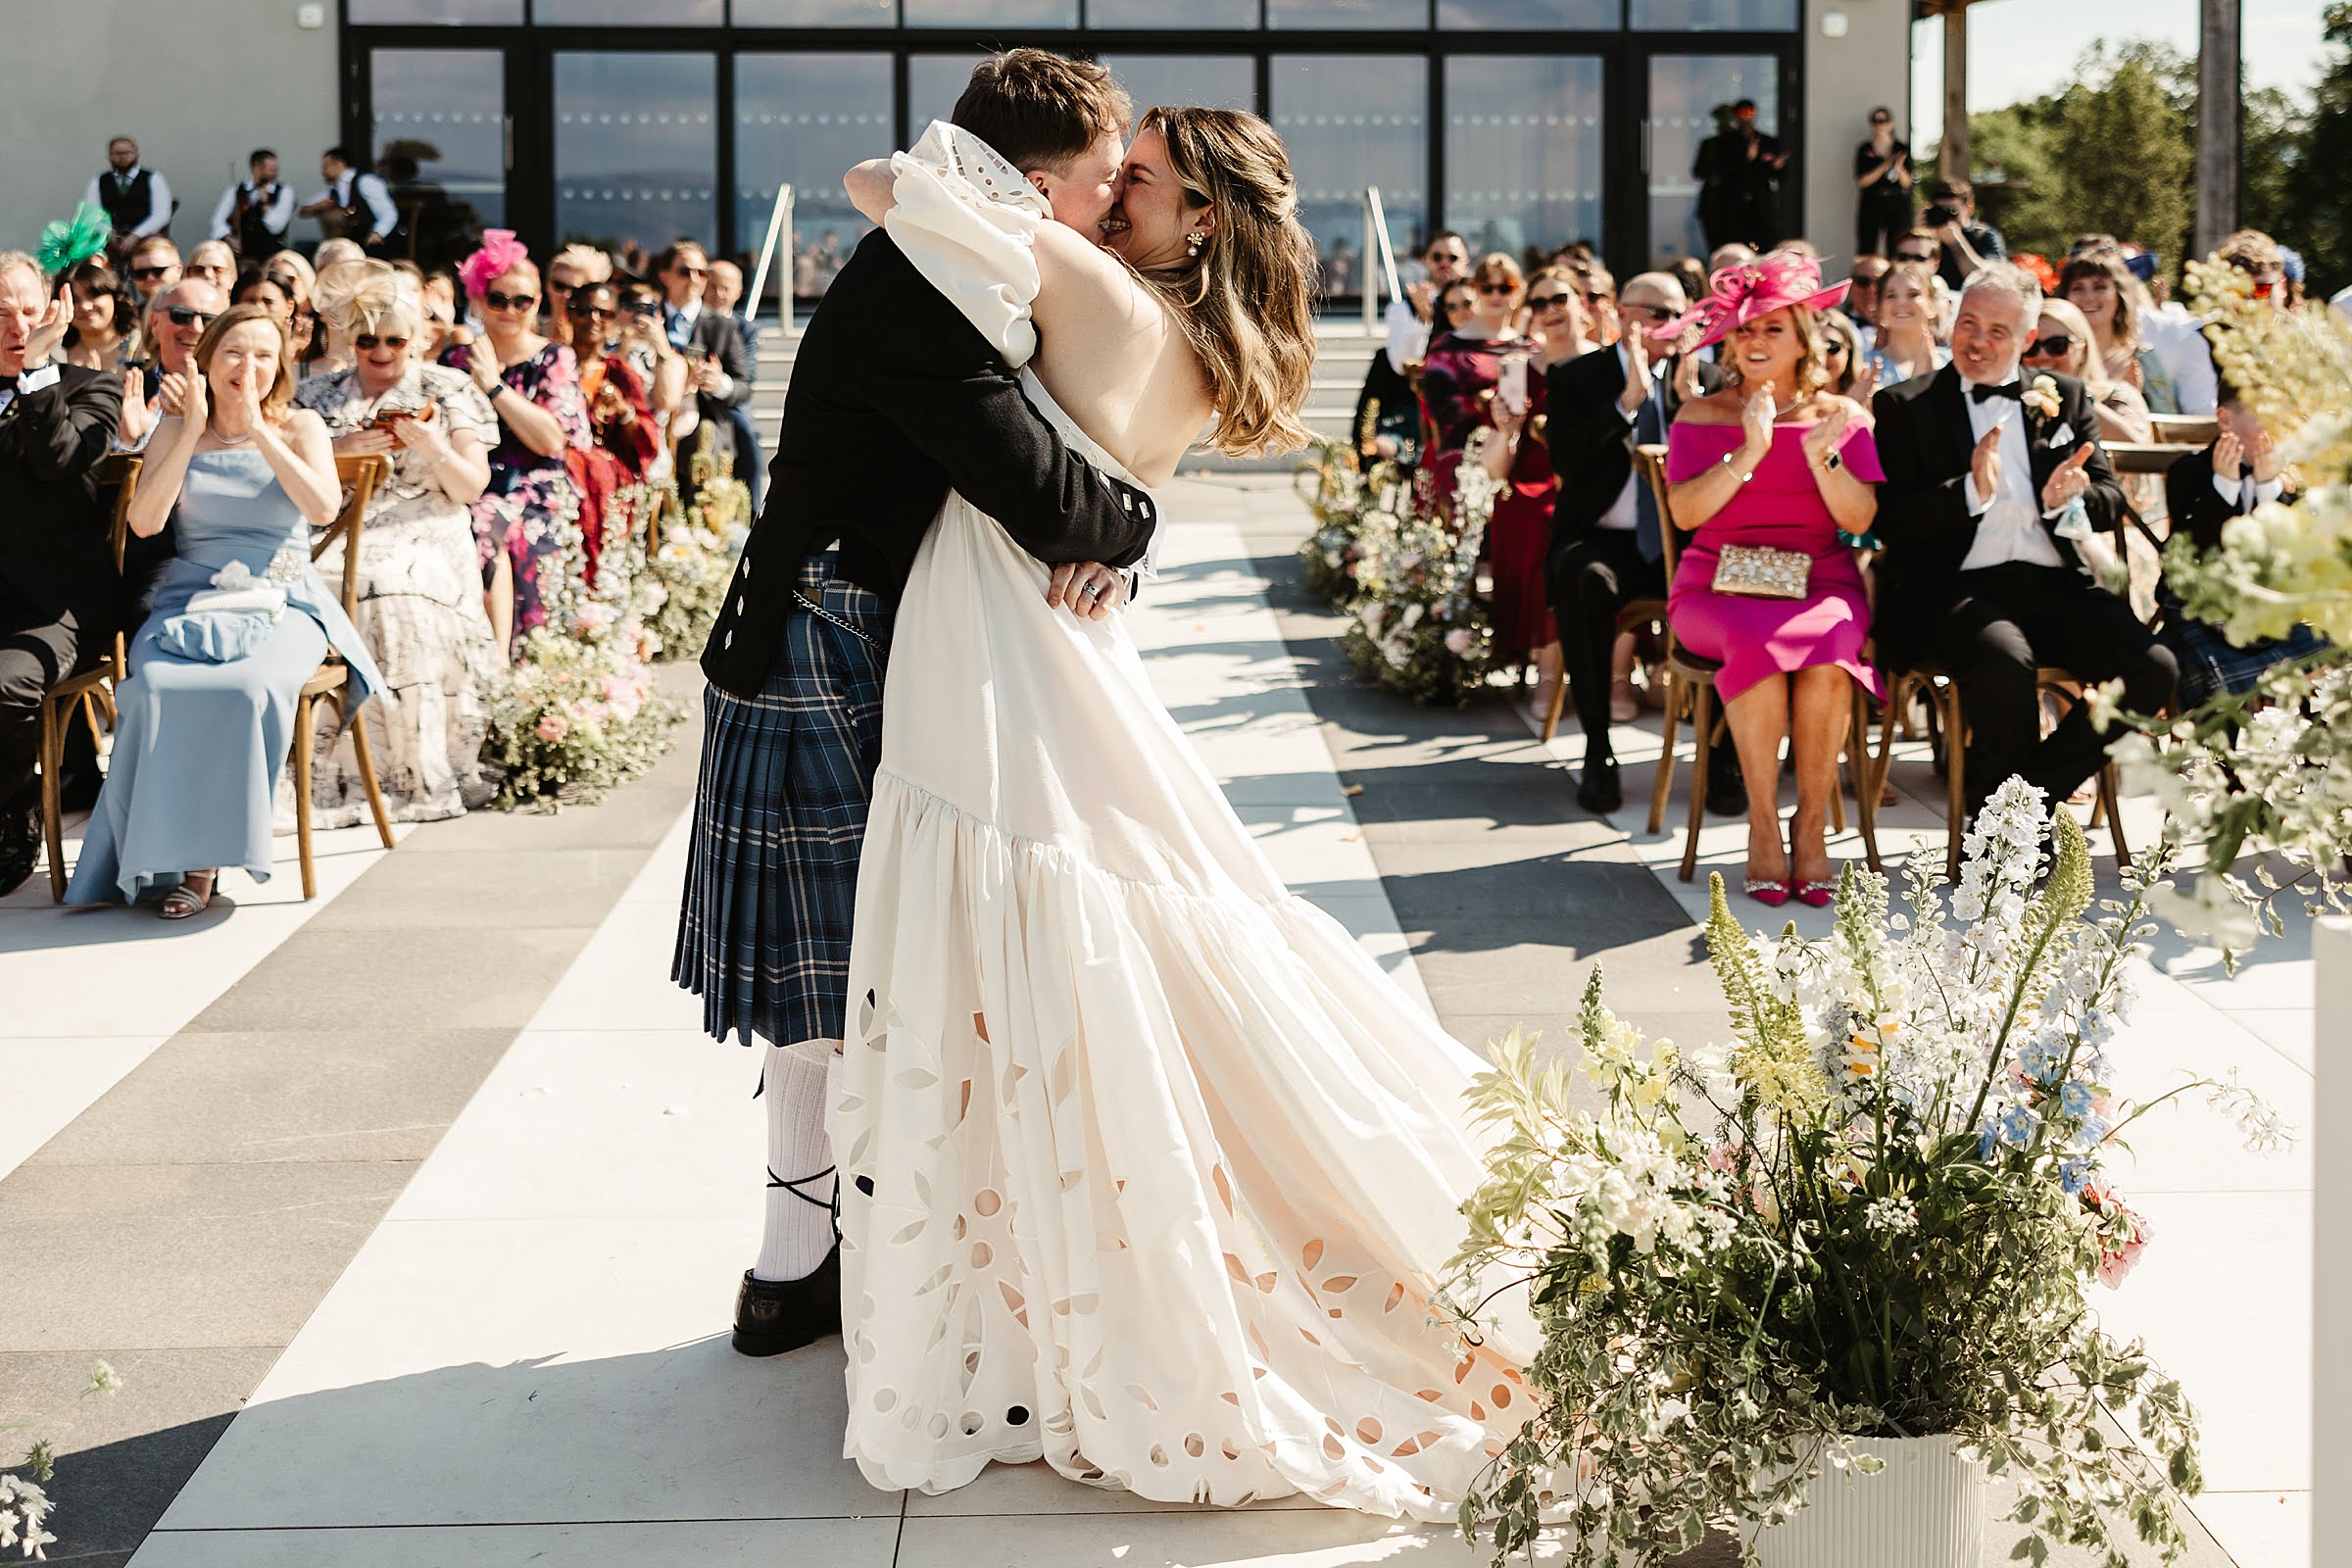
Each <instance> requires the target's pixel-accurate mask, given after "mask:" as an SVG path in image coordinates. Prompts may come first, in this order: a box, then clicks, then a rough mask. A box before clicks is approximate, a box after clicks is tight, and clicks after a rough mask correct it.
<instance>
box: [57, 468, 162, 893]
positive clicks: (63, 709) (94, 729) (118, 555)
mask: <svg viewBox="0 0 2352 1568" xmlns="http://www.w3.org/2000/svg"><path fill="white" fill-rule="evenodd" d="M98 483H99V485H100V487H101V488H103V487H105V486H108V485H112V486H113V487H114V489H115V514H114V520H113V522H112V523H111V524H110V525H109V533H108V544H109V548H111V549H112V550H113V551H114V556H115V577H116V581H117V584H118V586H120V583H121V579H122V576H123V550H124V548H125V547H126V546H127V545H128V543H129V540H130V496H131V492H132V491H134V490H136V489H137V488H138V484H139V455H138V454H137V453H135V452H117V453H115V454H113V455H112V456H110V457H108V458H106V459H105V460H104V461H102V462H101V463H100V464H99V465H98ZM127 644H128V639H127V638H126V637H125V636H124V635H123V632H121V631H117V632H116V633H115V642H114V647H113V648H112V649H111V650H110V651H109V653H108V655H107V657H106V658H104V659H102V660H100V661H99V662H97V663H95V664H93V665H91V666H90V667H89V668H88V669H85V670H82V671H81V672H80V673H78V674H71V675H68V676H66V677H65V679H63V680H61V681H59V682H58V683H57V684H56V685H54V686H52V687H50V688H49V689H48V690H47V691H45V692H43V693H41V713H40V724H41V730H40V739H39V741H38V742H37V745H38V747H39V751H38V753H37V756H38V758H39V761H40V768H41V834H42V837H43V838H44V839H45V840H46V843H47V848H48V851H49V902H50V903H52V904H62V903H64V902H65V897H66V824H65V821H64V817H65V801H64V781H63V780H62V779H61V778H60V777H59V773H60V771H61V770H62V769H63V768H64V767H65V763H66V735H67V733H68V732H69V731H70V730H71V729H72V727H73V712H74V710H76V709H79V710H80V711H81V715H82V718H83V719H84V720H85V721H86V722H87V723H88V724H89V726H90V739H91V740H92V741H95V740H97V739H98V738H99V737H98V723H99V714H100V713H101V712H103V713H104V714H105V715H106V725H107V727H108V728H110V729H111V728H113V727H114V722H115V687H116V686H118V685H120V684H121V683H122V682H123V680H125V679H127V678H128V652H129V650H128V646H127Z"/></svg>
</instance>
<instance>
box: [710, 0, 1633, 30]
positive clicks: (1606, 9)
mask: <svg viewBox="0 0 2352 1568" xmlns="http://www.w3.org/2000/svg"><path fill="white" fill-rule="evenodd" d="M737 3H738V4H741V3H742V0H737ZM1623 14H1624V7H1623V4H1622V0H1438V25H1439V26H1441V27H1459V28H1464V29H1470V28H1478V27H1518V28H1523V29H1526V30H1530V31H1532V30H1535V29H1537V28H1542V27H1582V28H1608V29H1611V30H1614V29H1615V28H1616V27H1617V26H1618V25H1619V21H1620V18H1621V17H1622V16H1623Z"/></svg>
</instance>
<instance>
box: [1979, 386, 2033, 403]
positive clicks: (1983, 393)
mask: <svg viewBox="0 0 2352 1568" xmlns="http://www.w3.org/2000/svg"><path fill="white" fill-rule="evenodd" d="M1968 395H1969V396H1970V397H1972V398H1974V399H1976V400H1977V401H1978V402H1979V403H1982V402H1984V401H1985V399H1986V398H2007V399H2009V401H2011V402H2012V403H2023V402H2024V401H2025V400H2026V389H2025V387H2024V385H2023V384H2022V383H2020V382H2016V381H2003V382H2002V383H2001V384H2000V385H1999V386H1985V385H1984V384H1982V383H1979V384H1978V385H1975V386H1972V387H1970V388H1969V389H1968Z"/></svg>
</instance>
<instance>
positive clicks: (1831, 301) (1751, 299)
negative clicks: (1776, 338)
mask: <svg viewBox="0 0 2352 1568" xmlns="http://www.w3.org/2000/svg"><path fill="white" fill-rule="evenodd" d="M1707 282H1708V289H1707V297H1706V298H1705V299H1703V300H1700V301H1699V302H1698V303H1697V304H1696V305H1693V306H1692V307H1691V309H1690V310H1688V311H1685V312H1684V313H1683V314H1682V315H1680V316H1678V317H1676V318H1675V319H1673V320H1671V321H1668V322H1667V323H1666V324H1665V325H1663V326H1655V327H1651V328H1650V331H1649V335H1650V336H1651V337H1652V338H1654V339H1656V340H1657V341H1659V342H1661V343H1670V342H1672V341H1674V340H1675V339H1676V338H1679V337H1681V336H1682V335H1683V333H1684V332H1686V331H1687V330H1689V329H1690V327H1691V325H1692V324H1693V323H1701V324H1703V325H1704V326H1705V327H1706V330H1705V331H1704V332H1702V333H1700V334H1699V338H1698V341H1697V342H1696V343H1695V344H1693V345H1692V347H1694V348H1705V347H1706V346H1707V345H1708V344H1710V343H1720V342H1722V341H1723V340H1724V339H1725V338H1726V337H1729V336H1730V335H1731V333H1732V329H1733V328H1734V327H1738V326H1744V325H1745V324H1746V323H1748V322H1749V321H1753V320H1755V319H1758V318H1759V317H1765V316H1770V315H1771V314H1772V313H1773V312H1775V311H1777V310H1781V309H1783V308H1784V307H1787V306H1790V305H1808V306H1812V307H1813V308H1815V309H1817V310H1818V309H1821V308H1823V307H1827V306H1836V305H1840V304H1843V303H1844V301H1845V296H1846V291H1847V290H1848V289H1850V288H1852V287H1853V284H1852V283H1851V282H1845V283H1838V284H1834V285H1832V286H1831V287H1829V288H1823V287H1822V286H1821V264H1820V263H1819V262H1816V261H1814V260H1813V259H1812V258H1810V257H1807V256H1799V255H1797V254H1796V253H1795V252H1794V251H1774V252H1772V253H1771V254H1770V255H1768V256H1759V257H1757V258H1756V259H1755V260H1754V261H1752V262H1743V263H1741V264H1740V266H1738V267H1727V268H1725V269H1724V270H1722V271H1720V272H1717V273H1716V274H1715V275H1714V276H1713V277H1711V278H1709V279H1708V280H1707Z"/></svg>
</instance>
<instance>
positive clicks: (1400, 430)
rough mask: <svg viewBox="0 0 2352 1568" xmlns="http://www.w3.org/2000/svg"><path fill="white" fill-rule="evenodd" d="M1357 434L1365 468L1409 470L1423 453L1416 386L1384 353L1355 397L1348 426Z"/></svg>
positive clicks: (1367, 369)
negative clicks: (1394, 466) (1398, 466)
mask: <svg viewBox="0 0 2352 1568" xmlns="http://www.w3.org/2000/svg"><path fill="white" fill-rule="evenodd" d="M1348 429H1349V430H1351V431H1353V432H1354V434H1355V444H1356V456H1357V457H1358V458H1360V459H1361V460H1362V461H1363V466H1365V467H1370V466H1372V465H1373V464H1375V463H1397V464H1401V465H1403V466H1405V467H1407V468H1409V467H1411V466H1413V464H1414V462H1415V460H1416V459H1417V458H1418V457H1419V456H1420V452H1421V410H1420V407H1419V405H1418V404H1416V403H1415V402H1414V400H1413V384H1412V382H1410V381H1408V380H1406V379H1405V377H1404V372H1403V371H1401V370H1399V369H1397V368H1396V366H1395V365H1393V364H1391V363H1390V361H1389V356H1388V354H1387V352H1386V351H1385V350H1384V351H1382V352H1380V353H1377V354H1375V355H1373V356H1372V362H1371V364H1370V365H1368V366H1367V367H1365V369H1364V384H1363V386H1362V387H1361V388H1359V389H1358V390H1357V392H1356V394H1355V418H1354V421H1353V422H1352V423H1350V424H1349V425H1348Z"/></svg>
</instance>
